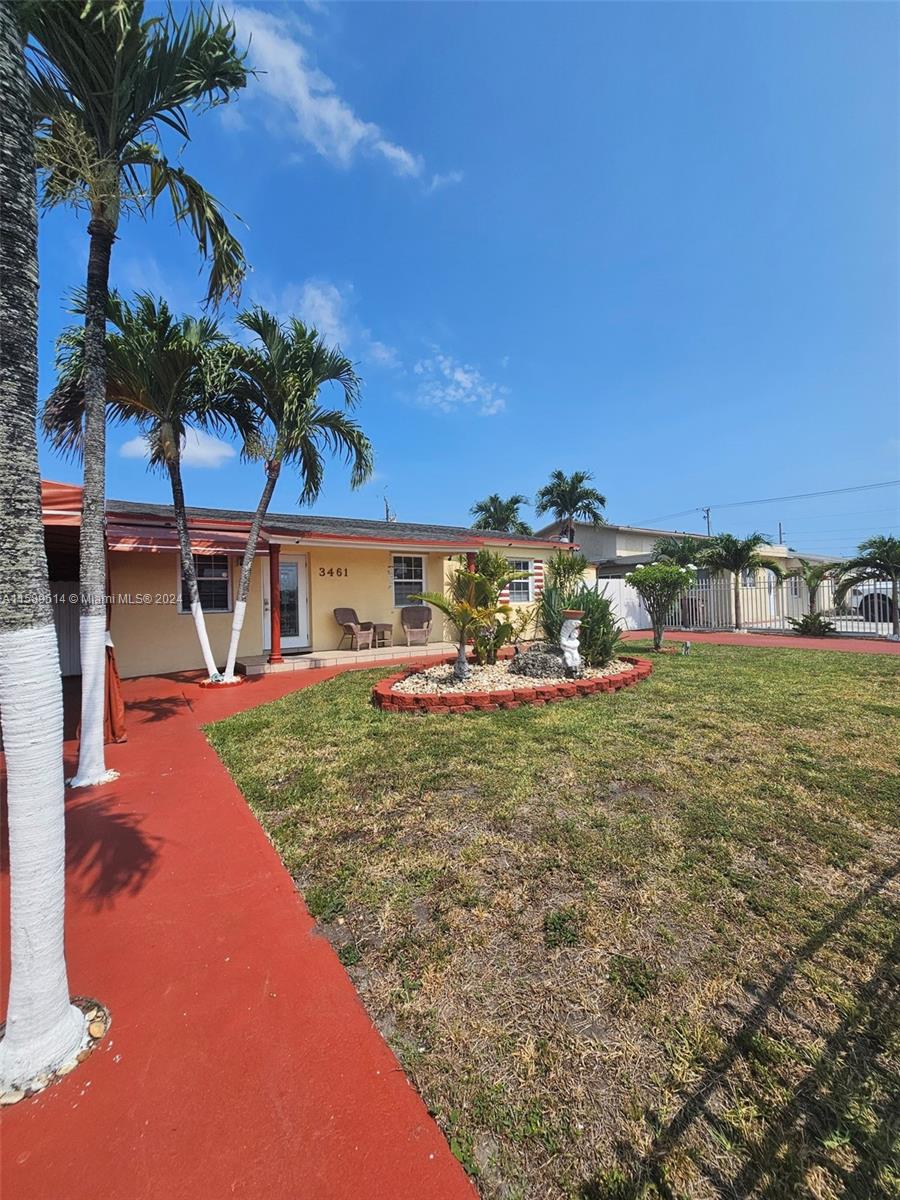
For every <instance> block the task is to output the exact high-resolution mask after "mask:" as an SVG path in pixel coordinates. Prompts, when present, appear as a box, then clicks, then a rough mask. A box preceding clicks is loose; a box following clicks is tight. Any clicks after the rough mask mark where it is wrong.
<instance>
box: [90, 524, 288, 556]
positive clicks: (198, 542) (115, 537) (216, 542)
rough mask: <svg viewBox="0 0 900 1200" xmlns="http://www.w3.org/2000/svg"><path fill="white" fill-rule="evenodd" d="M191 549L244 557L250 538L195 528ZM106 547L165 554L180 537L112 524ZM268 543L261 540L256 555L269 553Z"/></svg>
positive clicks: (167, 531)
mask: <svg viewBox="0 0 900 1200" xmlns="http://www.w3.org/2000/svg"><path fill="white" fill-rule="evenodd" d="M190 535H191V549H192V550H193V551H194V553H195V554H241V555H242V554H243V553H244V550H245V548H246V546H247V538H246V535H245V534H243V533H233V532H230V531H228V530H224V529H191V530H190ZM106 544H107V546H108V547H109V549H110V550H117V551H121V550H140V551H143V552H144V553H147V552H150V553H163V552H171V551H176V550H177V549H178V534H177V532H176V531H175V530H174V529H172V528H168V529H160V527H159V526H158V525H108V526H107V529H106ZM268 552H269V548H268V544H267V543H266V542H265V541H264V540H263V539H262V538H260V540H259V545H258V546H257V548H256V553H257V554H258V555H259V554H268Z"/></svg>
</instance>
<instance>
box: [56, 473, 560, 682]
mask: <svg viewBox="0 0 900 1200" xmlns="http://www.w3.org/2000/svg"><path fill="white" fill-rule="evenodd" d="M42 495H43V505H44V528H45V541H46V546H47V558H48V565H49V570H50V580H51V583H52V587H51V591H52V592H53V593H54V594H57V595H61V596H68V595H69V594H73V595H75V594H77V591H78V528H79V525H80V523H81V489H80V488H78V487H74V486H70V485H67V484H57V483H49V482H45V483H44V484H43V485H42ZM106 513H107V529H106V540H107V547H108V561H109V592H110V595H111V596H112V598H113V599H112V602H111V604H110V606H109V611H110V632H111V635H112V640H113V642H114V644H115V647H116V659H117V663H118V667H119V673H120V674H121V675H122V676H123V677H130V676H135V675H150V674H159V673H162V672H171V671H183V670H196V669H200V668H201V667H202V665H203V661H202V658H201V654H200V648H199V645H198V643H197V637H196V633H195V631H194V626H193V622H192V621H191V618H190V613H189V611H188V610H187V608H186V606H185V603H184V602H183V600H182V594H181V570H180V560H179V554H178V541H177V536H176V530H175V518H174V513H173V511H172V508H171V506H170V505H167V504H139V503H133V502H130V501H127V500H109V501H107V506H106ZM252 516H253V514H252V513H250V512H240V511H233V510H230V509H213V508H191V509H188V519H189V524H190V530H191V544H192V547H193V550H194V555H195V560H196V564H197V574H198V583H199V588H200V597H201V601H202V604H203V608H204V611H205V613H206V623H207V629H208V632H209V637H210V642H211V644H212V648H213V653H214V654H215V657H216V660H217V662H219V664H220V665H222V664H223V663H224V660H225V656H226V652H227V649H228V639H229V635H230V631H231V619H232V605H233V598H234V593H235V589H236V587H237V582H238V577H239V574H240V566H241V559H242V557H243V552H244V545H245V542H246V534H247V530H248V529H249V525H250V521H251V518H252ZM485 546H487V547H490V548H491V549H494V550H498V551H500V552H501V553H503V554H505V555H507V557H508V558H510V559H511V560H512V565H513V567H514V568H515V569H517V570H524V571H528V572H529V577H528V578H527V579H523V580H520V581H516V582H514V583H512V584H511V585H510V589H509V596H508V599H509V602H510V603H512V604H530V603H531V602H532V601H533V600H535V599H536V598H537V595H538V594H539V593H540V590H541V588H542V586H543V572H544V564H545V562H546V560H547V559H549V557H550V556H551V555H552V553H553V552H554V550H556V549H557V548H558V543H557V542H555V541H553V540H551V539H548V538H542V537H518V536H512V535H510V534H505V533H485V532H481V531H474V530H471V529H466V528H463V527H456V526H446V525H419V524H411V523H407V522H393V521H392V522H387V521H364V520H356V519H354V518H347V517H319V516H304V515H299V514H283V513H269V514H268V515H267V517H266V519H265V522H264V524H263V531H262V536H261V538H260V543H259V548H258V551H257V555H256V559H255V561H254V564H253V572H252V575H251V582H250V595H249V597H248V601H247V613H246V617H245V620H244V628H243V634H242V637H241V646H240V653H239V656H238V661H239V663H240V662H241V661H244V662H245V664H247V665H248V669H252V670H260V669H263V664H265V663H266V661H267V660H269V659H275V661H276V662H277V660H278V659H279V658H281V657H282V656H285V657H286V656H289V655H300V654H306V653H309V652H310V651H312V652H322V651H332V652H333V651H335V650H336V649H337V647H338V643H339V641H340V638H341V630H340V628H339V627H338V625H337V623H336V622H335V620H334V616H333V610H334V609H335V608H355V609H356V611H357V614H358V615H359V617H360V619H361V620H363V621H378V622H386V623H390V625H391V626H392V628H393V642H394V645H395V646H397V645H405V639H404V637H403V631H402V628H401V625H400V610H401V608H403V607H404V606H405V605H406V604H408V603H410V599H409V598H410V596H412V595H415V594H416V593H418V592H422V591H443V590H444V588H445V581H446V577H447V572H448V570H449V569H450V568H451V567H452V566H454V565H456V560H457V559H458V558H459V556H463V557H464V558H465V557H467V556H469V555H474V554H475V553H477V551H478V550H480V549H481V548H482V547H485ZM273 597H274V598H275V603H274V604H273ZM76 599H77V595H76ZM55 607H56V620H57V628H58V631H59V635H60V656H61V660H62V668H63V674H66V675H70V674H78V673H79V671H80V666H79V658H78V610H77V603H70V602H68V601H62V602H60V603H58V604H57V605H56V606H55ZM276 611H277V614H278V615H279V616H280V630H279V628H278V624H279V622H278V621H277V620H275V621H273V616H274V615H275V613H276ZM448 636H452V634H450V631H448V630H445V627H444V624H443V620H442V618H441V616H440V614H439V613H437V612H435V614H434V625H433V628H432V633H431V640H432V641H433V642H442V641H444V640H445V639H446V638H447V637H448Z"/></svg>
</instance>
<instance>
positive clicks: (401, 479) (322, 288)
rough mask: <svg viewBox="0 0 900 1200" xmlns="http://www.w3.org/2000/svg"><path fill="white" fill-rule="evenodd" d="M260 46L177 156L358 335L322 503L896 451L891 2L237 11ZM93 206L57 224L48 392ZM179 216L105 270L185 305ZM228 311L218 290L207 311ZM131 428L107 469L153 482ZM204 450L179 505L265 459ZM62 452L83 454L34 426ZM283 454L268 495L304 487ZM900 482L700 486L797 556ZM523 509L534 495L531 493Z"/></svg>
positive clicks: (887, 510)
mask: <svg viewBox="0 0 900 1200" xmlns="http://www.w3.org/2000/svg"><path fill="white" fill-rule="evenodd" d="M236 16H237V21H238V23H239V27H240V29H241V30H242V33H243V34H244V35H248V34H251V33H252V37H253V40H252V45H251V52H250V60H251V62H252V64H253V65H255V66H256V67H257V68H258V69H259V70H260V72H263V73H261V74H260V76H259V78H258V79H257V80H256V81H255V82H253V83H252V84H251V85H250V87H249V88H248V89H247V91H246V92H245V93H244V94H242V96H241V99H240V100H239V101H238V102H237V103H236V104H233V105H229V106H228V107H226V108H223V109H221V110H218V111H215V112H210V113H206V114H204V115H202V116H199V117H197V118H196V119H195V120H194V121H193V123H192V131H193V141H192V142H191V143H190V144H189V145H188V146H187V147H186V148H185V150H184V153H183V161H184V164H185V166H186V167H187V168H188V169H189V170H190V171H192V172H193V173H194V174H196V175H197V176H198V177H199V178H200V179H201V180H202V181H203V182H204V183H205V184H206V186H207V187H208V188H209V189H210V190H211V191H212V192H213V193H214V194H215V195H216V196H218V197H219V199H220V200H221V201H222V202H223V203H224V204H225V205H227V207H228V208H229V209H230V210H232V211H233V212H235V213H238V214H240V217H241V218H242V220H243V222H245V224H244V225H242V226H240V227H239V228H240V232H241V237H242V241H243V245H244V248H245V252H246V254H247V257H248V260H249V261H250V263H251V265H252V268H253V269H252V273H251V274H250V275H249V277H248V279H247V282H246V286H245V289H244V296H243V302H244V303H245V304H248V303H253V302H261V303H264V304H265V305H267V306H268V307H270V308H272V309H274V310H276V311H278V312H280V313H282V314H283V315H285V316H287V315H289V314H292V313H296V314H297V315H300V316H302V317H304V318H305V319H307V320H311V321H313V322H315V323H316V324H317V325H318V326H319V328H320V329H321V330H322V332H324V333H326V334H327V335H328V336H329V337H332V338H334V339H336V340H338V341H339V342H340V343H341V345H342V346H343V347H344V349H345V350H346V351H347V352H348V353H349V354H350V355H351V357H353V358H354V359H355V360H357V361H358V362H359V369H360V371H361V373H362V375H363V377H364V380H365V388H364V392H363V401H362V404H361V406H360V408H359V412H358V416H359V420H360V422H361V423H362V424H363V426H364V428H365V429H366V430H367V432H368V433H369V435H370V437H371V438H372V441H373V443H374V445H375V450H376V457H377V474H376V477H375V479H374V480H373V482H372V483H371V484H369V485H367V486H366V487H364V488H363V489H361V490H359V491H357V492H352V491H351V490H350V489H349V485H348V480H347V472H346V470H345V469H344V468H343V466H341V465H339V464H335V465H334V466H333V467H331V468H330V469H329V471H328V477H327V484H326V487H325V489H324V491H323V493H322V496H321V499H320V501H319V503H318V504H317V505H316V506H315V509H314V511H317V512H320V513H331V514H336V515H356V516H363V517H375V518H377V517H380V516H381V515H382V513H383V498H382V497H383V494H384V493H385V492H386V493H387V495H388V497H389V499H390V503H391V506H392V508H393V509H394V510H395V511H396V513H397V515H398V517H399V518H400V519H403V520H422V521H446V522H448V523H460V522H464V521H465V520H466V518H467V512H468V509H469V507H470V505H471V504H472V502H473V501H475V500H476V499H478V498H479V497H481V496H484V495H486V494H487V493H489V492H492V491H499V492H501V493H503V494H509V493H511V492H514V491H515V492H523V493H525V494H528V495H533V493H534V492H535V491H536V489H537V488H538V487H540V486H541V484H542V483H544V482H545V481H546V478H547V476H548V475H549V473H550V471H551V470H553V469H554V468H557V467H559V468H562V469H563V470H566V471H571V470H574V469H578V468H581V469H587V470H591V471H593V473H594V475H595V479H596V483H597V485H598V486H599V488H600V490H601V491H603V492H604V493H605V494H606V495H607V497H608V506H607V516H608V518H609V519H610V520H612V521H619V522H626V523H642V522H649V521H652V523H653V524H656V525H660V526H666V527H674V528H684V529H697V528H702V519H701V517H700V515H699V514H696V515H690V514H685V515H683V516H679V517H678V518H675V519H672V520H656V518H660V517H663V516H667V515H668V514H672V513H682V512H683V510H687V509H691V508H693V507H699V506H701V505H704V504H713V505H716V504H724V503H726V502H730V501H739V500H744V499H750V498H755V497H767V496H780V495H790V494H795V493H798V492H811V491H822V490H827V489H832V488H839V487H842V486H848V485H855V484H867V483H875V482H879V481H882V480H888V479H896V478H900V403H898V401H900V388H898V370H900V366H898V364H900V353H898V350H900V347H898V328H900V311H898V283H900V263H898V260H900V246H898V215H897V214H898V212H900V185H898V179H900V172H898V133H900V130H898V115H897V114H898V103H897V102H898V98H900V86H898V82H900V81H898V74H900V72H898V61H897V55H896V46H897V37H898V33H900V28H898V26H900V9H898V8H897V7H896V6H894V5H887V4H871V5H870V4H865V3H859V4H844V5H831V4H788V3H785V4H768V5H767V4H743V3H735V4H717V5H713V4H662V5H657V4H653V3H646V4H631V5H622V4H593V5H588V4H572V5H569V4H564V3H557V4H537V3H536V4H524V3H502V4H480V5H474V4H441V3H436V4H419V5H408V4H382V3H367V4H351V3H346V4H339V5H327V6H325V5H321V4H319V3H316V4H315V5H301V4H287V3H284V4H277V5H272V6H263V5H252V6H251V5H247V6H244V7H241V8H239V9H237V10H236ZM86 249H87V236H86V233H85V220H84V217H83V214H77V213H73V212H71V211H56V212H53V213H50V214H47V215H46V216H44V217H43V218H42V232H41V246H40V252H41V353H42V362H41V369H42V374H41V387H42V394H45V393H46V391H47V390H48V389H49V387H50V386H51V383H52V352H53V341H54V338H55V336H56V334H57V333H58V331H59V329H60V328H61V326H62V325H63V324H64V323H65V321H66V314H65V304H66V296H67V295H68V293H69V292H70V291H71V289H72V288H73V287H74V286H76V285H78V284H80V283H83V279H84V269H85V262H86ZM198 268H199V260H198V259H197V256H196V254H195V251H194V247H193V245H192V242H191V239H190V237H189V236H188V235H186V234H183V233H182V234H179V233H178V232H177V231H176V230H174V229H173V228H172V224H171V219H170V216H169V214H168V213H166V211H165V210H164V209H162V208H160V210H159V213H158V215H157V216H156V218H154V219H152V220H151V221H149V222H146V223H145V222H141V221H138V220H131V221H129V222H128V223H127V224H126V225H125V226H124V227H123V229H122V231H121V238H120V240H119V242H118V243H117V244H116V246H115V249H114V254H113V268H112V282H113V284H114V285H115V286H117V287H118V288H119V289H120V290H123V291H125V292H129V291H131V290H134V289H137V288H144V289H149V290H151V291H153V292H156V293H160V292H161V293H162V294H164V295H165V296H166V297H167V298H168V299H169V301H170V303H171V304H172V305H173V306H174V307H176V308H178V309H184V310H187V309H196V308H197V305H198V301H199V300H200V299H201V298H202V296H203V294H204V281H203V278H202V276H201V275H200V274H199V273H198ZM222 315H223V319H224V320H226V321H227V320H229V319H231V317H233V310H229V309H227V308H226V309H224V310H223V314H222ZM133 437H134V431H133V430H115V431H112V432H111V435H110V439H109V466H108V492H109V494H110V495H111V496H115V497H127V498H132V499H148V500H167V499H168V498H169V495H168V490H167V483H166V481H165V480H163V479H162V478H160V477H158V476H156V477H155V476H152V475H149V474H148V473H147V471H146V470H145V465H144V462H143V460H142V459H141V458H140V457H135V456H134V453H135V450H134V446H133V445H130V444H129V443H130V441H131V439H132V438H133ZM227 450H228V448H225V450H224V451H223V450H222V448H221V447H216V446H213V447H209V446H203V447H200V448H197V447H193V448H191V454H190V455H189V459H198V458H199V459H200V460H202V465H195V466H188V467H187V468H186V470H185V485H186V490H187V494H188V500H189V503H194V504H209V505H217V504H220V505H223V506H224V505H227V506H229V507H248V508H250V507H253V506H254V505H255V502H256V499H257V496H258V493H259V490H260V487H261V482H262V480H261V470H260V468H258V467H254V466H245V465H241V464H240V463H239V462H238V461H237V459H236V458H234V457H227ZM42 468H43V472H44V475H45V476H47V477H49V478H56V479H63V480H72V481H77V479H78V468H77V467H76V466H74V465H73V464H71V463H67V462H64V461H61V460H59V459H58V458H56V457H55V456H54V455H53V454H52V453H51V452H50V451H49V450H46V449H44V451H43V452H42ZM298 492H299V486H298V484H297V483H296V480H295V478H292V477H291V476H290V475H289V474H287V473H286V474H285V476H284V477H283V479H282V481H281V483H280V484H279V487H278V491H277V492H276V496H275V501H274V504H273V507H274V508H275V509H277V510H278V511H293V510H295V509H296V497H297V494H298ZM898 496H900V489H897V488H893V489H883V490H877V491H871V492H867V493H859V494H850V495H841V496H834V497H830V498H823V499H820V500H815V501H806V502H802V503H800V502H796V501H795V502H785V503H783V504H780V505H765V506H760V507H756V508H736V509H731V510H723V511H722V512H720V513H719V512H716V511H715V510H714V511H713V527H714V529H715V528H717V529H720V530H721V529H730V530H733V531H735V532H744V531H749V530H750V529H753V528H760V529H761V530H763V531H764V532H766V533H769V534H774V533H775V532H776V529H777V522H778V521H779V520H782V521H783V522H784V526H785V530H786V536H787V540H788V541H789V542H790V544H792V545H795V546H797V547H798V548H800V549H801V550H803V549H806V550H809V551H822V552H828V553H843V552H848V551H850V550H851V549H852V547H853V546H854V545H855V544H856V542H857V541H858V540H860V538H862V537H864V536H866V535H867V534H869V533H872V532H893V533H900V510H898ZM525 515H526V517H530V516H531V515H532V514H531V512H530V510H526V513H525Z"/></svg>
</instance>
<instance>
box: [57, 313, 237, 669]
mask: <svg viewBox="0 0 900 1200" xmlns="http://www.w3.org/2000/svg"><path fill="white" fill-rule="evenodd" d="M83 307H84V305H83V302H82V303H81V305H80V308H79V309H78V311H83ZM107 322H108V324H109V327H110V332H109V333H108V334H107V337H106V405H107V419H108V420H110V421H112V422H113V423H120V422H134V423H136V424H137V425H138V427H139V428H140V429H141V431H142V432H143V434H144V436H145V438H146V441H147V448H148V454H149V461H150V466H151V467H157V468H159V469H161V470H164V471H165V472H166V473H167V474H168V476H169V481H170V484H171V487H172V504H173V507H174V510H175V526H176V529H177V531H178V543H179V548H180V552H181V571H182V576H183V578H184V583H185V586H186V589H187V594H188V598H189V600H190V606H191V614H192V616H193V619H194V625H195V628H196V630H197V638H198V640H199V642H200V647H201V650H202V652H203V661H204V663H205V665H206V670H207V673H208V674H209V677H210V678H211V679H213V680H218V679H220V678H221V676H220V675H219V673H218V669H217V667H216V663H215V659H214V658H213V654H212V649H211V648H210V644H209V637H208V636H207V632H206V621H205V619H204V616H203V609H202V607H201V605H200V594H199V590H198V587H197V571H196V568H195V565H194V556H193V552H192V550H191V538H190V532H189V530H188V524H187V509H186V505H185V499H184V485H183V483H182V478H181V455H182V450H183V447H184V442H185V437H186V435H187V432H188V430H189V429H204V430H211V431H213V432H217V433H223V432H231V433H237V434H239V435H240V436H241V437H242V438H244V439H245V440H247V441H251V440H252V439H253V436H254V434H255V415H254V413H253V410H252V409H251V408H249V406H247V405H245V404H243V403H242V402H241V401H240V400H239V399H237V398H235V397H233V396H230V395H228V394H224V395H216V394H214V393H213V391H212V389H211V387H210V365H211V356H212V353H213V351H214V350H215V348H216V347H217V346H219V345H220V344H221V342H222V337H221V335H220V333H219V330H218V327H217V325H216V323H215V321H213V320H212V319H211V318H209V317H202V318H200V319H196V318H194V317H181V318H180V319H176V318H175V317H174V316H173V314H172V312H171V310H170V309H169V306H168V304H166V302H165V300H161V299H160V300H156V299H154V298H153V296H150V295H147V294H138V295H137V296H136V297H135V299H134V302H133V303H132V304H129V303H128V302H127V301H126V300H124V299H122V297H120V296H119V295H118V294H117V293H115V292H113V293H112V294H111V295H110V297H109V301H108V304H107ZM58 345H59V349H58V354H57V370H58V375H59V378H58V382H57V384H56V387H55V388H54V389H53V391H52V393H51V394H50V397H49V398H48V400H47V403H46V405H45V406H44V413H43V425H44V431H45V433H46V434H47V436H48V438H49V440H50V442H51V444H52V445H53V446H55V447H56V449H58V450H62V451H64V452H71V453H74V454H75V455H77V456H81V455H82V454H83V452H84V428H85V420H84V417H85V384H84V377H85V370H86V365H85V331H84V327H83V326H80V325H79V326H73V327H72V328H70V329H67V330H65V331H64V332H63V333H62V335H61V336H60V339H59V344H58Z"/></svg>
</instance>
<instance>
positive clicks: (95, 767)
mask: <svg viewBox="0 0 900 1200" xmlns="http://www.w3.org/2000/svg"><path fill="white" fill-rule="evenodd" d="M88 233H89V234H90V239H91V248H90V254H89V257H88V270H87V288H86V291H85V317H84V495H83V501H82V513H81V550H80V571H79V588H80V591H81V619H80V623H79V625H80V635H81V740H80V744H79V747H78V769H77V771H76V772H75V776H74V777H73V778H72V779H71V780H70V783H71V785H72V786H73V787H91V786H92V785H94V784H97V783H103V782H105V781H106V780H108V779H114V778H115V776H116V773H115V772H113V771H107V769H106V759H105V755H104V749H103V712H104V706H105V702H106V596H105V592H106V303H107V295H108V291H109V260H110V255H111V253H112V244H113V241H114V240H115V229H114V227H113V226H112V225H111V224H110V223H109V222H108V221H105V220H103V219H101V218H99V217H97V216H95V217H94V218H93V219H92V220H91V222H90V224H89V225H88Z"/></svg>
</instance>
